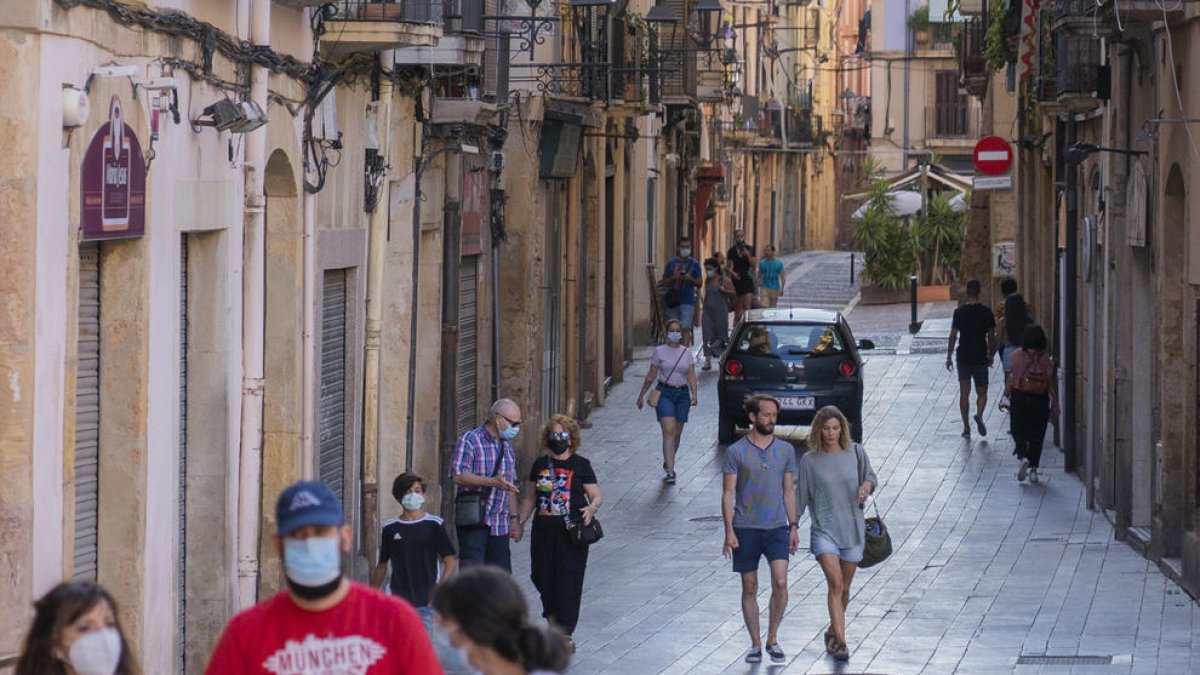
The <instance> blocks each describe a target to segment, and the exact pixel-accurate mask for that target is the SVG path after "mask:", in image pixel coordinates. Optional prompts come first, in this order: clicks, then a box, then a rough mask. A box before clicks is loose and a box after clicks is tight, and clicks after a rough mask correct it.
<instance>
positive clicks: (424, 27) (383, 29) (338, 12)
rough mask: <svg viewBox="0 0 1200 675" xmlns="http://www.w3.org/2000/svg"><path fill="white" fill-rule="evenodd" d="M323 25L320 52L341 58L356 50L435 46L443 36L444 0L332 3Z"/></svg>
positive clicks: (347, 0) (376, 50)
mask: <svg viewBox="0 0 1200 675" xmlns="http://www.w3.org/2000/svg"><path fill="white" fill-rule="evenodd" d="M329 4H330V5H331V6H332V7H333V8H334V9H333V12H332V16H331V17H328V18H327V19H326V20H325V21H324V22H323V23H322V25H321V28H322V35H321V55H322V56H323V57H325V58H328V59H339V58H343V57H345V56H348V55H350V54H353V53H356V52H379V51H383V50H386V49H403V48H405V47H422V46H423V47H433V46H435V45H437V43H438V40H439V39H440V38H441V37H442V7H443V2H442V0H398V1H391V0H389V1H386V2H381V1H379V0H376V1H374V2H367V1H365V0H364V1H358V0H340V1H339V2H333V3H329Z"/></svg>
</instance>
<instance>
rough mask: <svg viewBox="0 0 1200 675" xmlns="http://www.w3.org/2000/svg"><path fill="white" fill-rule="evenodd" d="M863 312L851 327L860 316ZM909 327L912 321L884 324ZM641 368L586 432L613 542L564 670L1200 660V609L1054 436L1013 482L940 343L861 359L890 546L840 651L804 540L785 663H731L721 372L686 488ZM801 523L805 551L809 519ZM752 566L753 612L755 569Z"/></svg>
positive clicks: (1002, 445)
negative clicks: (840, 654) (673, 472)
mask: <svg viewBox="0 0 1200 675" xmlns="http://www.w3.org/2000/svg"><path fill="white" fill-rule="evenodd" d="M861 311H863V310H862V309H856V310H855V312H854V313H853V314H852V320H853V319H854V318H855V317H859V318H862V319H863V321H864V322H868V320H869V319H870V318H871V317H870V316H868V315H869V314H870V311H867V312H865V313H864V314H860V313H859V312H861ZM880 328H887V326H886V325H882V324H881V325H880ZM906 328H907V317H905V323H904V325H903V326H901V327H900V328H899V329H898V330H893V331H892V332H893V333H903V332H905V331H906ZM880 332H884V331H880ZM943 344H944V343H943ZM943 348H944V346H943ZM647 366H648V362H647V361H645V360H638V361H635V362H634V364H633V365H632V366H630V368H629V369H628V370H627V371H626V377H625V382H624V383H623V384H620V385H618V386H616V387H615V388H614V389H613V390H612V392H611V393H610V394H609V397H608V402H607V406H606V407H604V408H601V409H599V410H597V411H595V412H594V413H593V414H592V416H591V418H590V421H591V422H592V425H593V426H592V428H590V429H586V430H584V443H583V445H584V447H583V451H582V454H584V455H585V456H587V457H588V458H589V459H591V460H592V462H593V464H594V465H595V467H596V471H597V474H598V475H599V477H600V484H601V488H602V490H603V492H604V495H605V507H604V509H603V510H602V511H601V513H600V516H601V519H602V520H603V522H604V526H605V532H606V533H607V536H606V538H605V539H604V540H603V541H601V542H600V543H598V544H597V545H596V546H595V547H594V548H593V549H592V552H591V559H590V561H589V565H588V575H587V582H586V587H585V594H584V601H583V610H582V616H581V621H580V625H579V628H578V630H577V631H576V634H575V640H576V643H577V644H578V647H579V651H578V653H577V654H576V656H575V659H574V662H573V664H572V667H571V669H570V671H569V672H570V673H571V674H572V675H576V674H579V675H584V674H592V673H613V674H619V675H643V674H650V673H680V674H682V673H701V674H703V673H726V672H730V673H754V672H769V673H833V672H845V673H851V672H853V673H858V672H870V673H897V674H898V673H938V674H940V673H968V674H976V673H980V674H990V673H1196V672H1200V639H1198V638H1197V635H1200V608H1198V606H1197V604H1196V603H1194V602H1193V601H1192V600H1191V599H1190V598H1189V597H1188V596H1187V595H1186V594H1184V593H1183V592H1182V591H1181V590H1180V589H1179V588H1178V587H1177V586H1175V585H1174V584H1173V583H1172V582H1171V581H1169V580H1168V579H1167V578H1166V577H1164V576H1163V575H1162V574H1161V573H1160V572H1159V571H1158V568H1157V567H1156V566H1155V565H1154V564H1152V563H1150V562H1149V561H1147V560H1146V559H1144V558H1142V557H1141V556H1140V555H1138V554H1137V553H1136V552H1134V551H1133V550H1132V549H1130V548H1129V547H1128V546H1127V545H1125V544H1124V543H1121V542H1117V541H1114V540H1113V537H1112V530H1111V527H1110V525H1109V523H1108V522H1107V521H1106V520H1105V518H1104V516H1103V514H1101V513H1094V512H1089V511H1088V510H1087V509H1086V508H1084V491H1083V486H1082V485H1081V483H1080V482H1079V480H1078V479H1077V478H1076V477H1074V476H1071V475H1066V474H1064V473H1063V471H1062V468H1061V466H1062V455H1061V453H1060V452H1059V451H1058V450H1057V449H1056V448H1053V447H1047V449H1046V453H1045V456H1044V464H1045V466H1044V472H1045V473H1044V480H1043V482H1042V483H1040V484H1037V485H1030V484H1020V483H1017V481H1016V480H1015V478H1014V472H1015V471H1016V468H1017V462H1016V459H1015V458H1014V457H1012V455H1011V451H1012V441H1011V439H1010V438H1009V437H1008V436H1007V434H1006V433H1005V431H1004V428H1005V427H1006V426H1007V418H1006V417H1005V416H1004V415H1003V414H1001V413H999V411H997V409H996V408H995V405H994V403H991V404H990V405H989V411H988V414H987V416H986V421H987V424H988V427H989V436H988V437H987V438H986V439H981V438H979V437H978V436H976V437H975V439H974V440H972V441H971V442H967V441H964V440H963V439H961V438H960V437H959V435H958V434H959V431H960V426H959V424H960V423H959V419H958V410H957V404H956V397H957V390H958V387H957V383H956V382H955V381H954V378H953V377H952V376H951V375H950V374H948V373H947V372H946V371H945V369H944V367H943V360H942V358H941V357H940V354H928V355H921V354H911V355H891V354H885V353H877V354H875V355H872V356H870V358H869V362H868V364H867V366H866V368H865V370H866V376H867V382H868V387H867V392H868V393H867V400H866V402H865V406H864V412H865V419H866V424H865V427H866V429H865V431H866V437H865V445H866V447H867V450H868V452H869V453H870V455H871V458H872V462H873V464H874V465H875V468H876V471H877V473H878V474H879V477H880V481H881V483H882V485H881V488H880V491H879V496H878V507H879V509H880V511H881V512H882V514H883V515H884V518H885V520H886V522H887V524H888V527H889V529H890V530H891V533H892V539H893V543H894V545H895V553H894V554H893V556H892V558H891V559H890V560H888V561H886V562H885V563H883V564H881V565H879V566H878V567H876V568H873V569H870V570H860V571H859V573H858V575H857V576H856V578H855V581H854V585H853V589H852V593H853V595H852V599H851V603H850V608H849V611H848V638H849V640H848V641H849V643H850V647H851V650H852V658H851V661H850V663H849V664H847V665H845V666H842V665H839V664H835V663H834V662H833V661H832V660H830V659H829V658H827V657H826V656H825V654H824V650H823V645H822V633H823V632H824V630H825V627H826V624H827V621H828V618H827V614H826V609H825V585H824V580H823V577H822V575H821V573H820V570H819V568H818V567H817V565H816V563H815V561H814V560H813V559H812V557H811V555H809V553H808V551H807V550H802V551H800V552H799V553H798V554H797V555H796V556H794V557H793V558H792V562H791V566H790V569H791V573H790V576H789V582H790V596H791V597H790V602H789V605H788V612H787V616H786V618H785V620H784V623H783V628H782V631H781V643H782V646H783V648H784V649H785V651H786V652H787V654H788V658H787V661H786V663H785V664H784V665H782V666H779V665H773V664H770V663H769V662H767V663H763V664H761V665H760V666H757V667H752V666H749V665H747V664H744V663H743V662H742V657H743V655H744V652H745V649H746V648H747V646H748V645H749V639H748V636H747V635H746V633H745V629H744V627H743V625H742V617H741V611H740V604H739V593H740V589H739V587H740V582H739V579H738V577H737V576H736V575H734V574H733V573H732V572H731V571H730V564H729V562H728V561H727V560H725V559H724V558H723V557H722V556H721V545H722V542H723V532H722V525H721V522H720V489H721V488H720V485H721V476H720V462H721V459H722V453H723V448H722V447H721V446H720V445H718V444H717V443H716V440H715V439H716V432H717V428H716V427H717V423H716V402H715V400H714V399H715V383H716V376H715V374H713V373H703V374H701V377H700V404H699V406H698V407H697V408H695V409H693V412H692V420H691V422H689V424H688V425H687V427H686V430H685V431H684V436H683V447H682V448H681V450H680V453H679V459H678V467H677V471H678V473H679V482H678V484H677V485H675V486H665V485H663V483H662V482H661V473H662V472H661V467H660V465H661V462H662V460H661V454H660V449H659V448H660V438H659V433H658V425H657V423H656V422H655V419H654V414H653V412H651V411H649V410H645V411H638V410H637V408H636V407H635V406H634V398H635V397H636V395H637V391H638V387H639V386H640V383H641V381H642V378H643V377H644V376H645V373H646V370H647ZM999 374H1000V371H999V370H998V369H993V370H992V375H993V383H992V387H991V389H992V401H994V400H995V397H996V396H997V395H998V393H999V387H1000V383H999ZM785 431H791V432H798V431H806V430H798V429H788V430H785ZM801 533H802V536H801V544H802V545H807V541H808V537H807V533H808V518H805V519H804V521H803V522H802V524H801ZM528 553H529V548H528V544H527V543H522V544H519V545H516V546H515V547H514V574H515V576H516V577H517V579H518V580H519V581H520V582H521V583H522V584H523V585H524V586H525V587H526V588H527V590H528V592H529V598H530V601H531V603H532V605H533V607H534V608H535V612H536V611H540V606H539V604H538V601H537V596H536V593H535V592H534V591H533V588H532V585H531V584H530V583H529V555H528ZM763 569H764V570H765V566H764V567H763ZM760 579H761V580H762V581H760V584H761V585H762V586H763V590H762V592H761V593H760V596H759V602H760V606H761V607H762V608H763V610H764V612H765V609H766V606H767V600H768V597H769V590H768V589H767V588H766V583H765V571H764V573H763V574H760ZM763 626H764V629H765V626H766V618H765V615H764V617H763ZM1087 657H1091V658H1090V659H1088V658H1087ZM1081 659H1082V660H1081ZM1072 660H1074V662H1075V665H1072V664H1071V661H1072ZM1089 660H1090V663H1089ZM1027 662H1030V663H1027Z"/></svg>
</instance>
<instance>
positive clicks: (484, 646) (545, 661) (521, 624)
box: [433, 565, 570, 675]
mask: <svg viewBox="0 0 1200 675" xmlns="http://www.w3.org/2000/svg"><path fill="white" fill-rule="evenodd" d="M433 609H434V611H435V612H437V615H436V616H437V622H438V624H439V625H440V626H441V627H442V630H444V631H446V633H448V634H449V635H450V644H452V645H454V646H455V647H457V648H458V649H460V650H462V651H463V652H464V655H465V656H466V659H467V662H468V663H470V664H471V667H473V668H475V669H476V670H478V671H479V672H480V673H482V675H535V674H538V675H548V674H550V673H562V672H563V671H564V670H566V668H567V664H568V663H569V661H570V655H568V654H567V648H566V645H565V644H564V643H563V639H562V636H561V635H560V634H559V633H558V631H557V630H556V629H554V628H539V627H538V626H535V625H533V624H532V623H530V621H529V607H528V605H526V604H525V595H524V594H523V593H522V592H521V587H520V586H518V585H517V582H516V581H513V578H512V576H510V575H509V574H508V573H507V572H505V571H504V570H502V569H500V568H498V567H494V566H490V565H480V566H477V567H469V568H467V569H464V570H463V571H461V572H459V573H458V574H455V575H454V576H453V577H451V578H449V579H447V580H446V582H445V583H443V584H442V585H440V586H438V587H437V588H435V589H434V591H433Z"/></svg>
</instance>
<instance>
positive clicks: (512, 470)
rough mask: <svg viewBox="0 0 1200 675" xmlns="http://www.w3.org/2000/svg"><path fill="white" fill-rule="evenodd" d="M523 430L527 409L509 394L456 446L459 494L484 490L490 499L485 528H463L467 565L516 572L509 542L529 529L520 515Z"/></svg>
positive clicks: (453, 472) (461, 549)
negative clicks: (516, 447)
mask: <svg viewBox="0 0 1200 675" xmlns="http://www.w3.org/2000/svg"><path fill="white" fill-rule="evenodd" d="M520 430H521V408H520V407H519V406H517V404H516V403H515V402H513V401H511V400H509V399H506V398H503V399H500V400H499V401H496V402H495V403H493V404H492V407H491V408H490V409H489V410H488V419H487V421H486V422H484V423H483V426H481V427H477V428H475V429H471V430H470V431H467V432H464V433H463V435H462V436H461V437H460V438H459V439H458V444H457V445H455V447H454V457H453V459H452V460H451V462H450V477H451V478H452V479H453V480H454V484H455V485H457V486H458V492H459V493H460V494H461V493H463V492H469V491H472V490H476V491H478V490H482V491H483V492H484V493H485V496H484V499H485V500H486V502H485V503H486V514H487V515H486V517H485V518H484V521H485V525H484V526H479V527H469V528H467V527H459V528H457V529H458V559H459V562H460V564H461V565H462V566H463V567H467V566H469V565H478V564H485V563H486V564H488V565H497V566H499V567H502V568H504V569H506V570H508V571H509V572H512V558H511V555H510V552H509V548H508V541H509V539H510V538H511V539H512V540H513V541H521V534H522V530H523V528H522V525H521V521H520V519H519V518H518V517H517V512H518V510H517V484H516V483H517V458H516V455H515V454H514V453H513V447H512V440H513V439H515V438H516V437H517V434H518V433H519V432H520ZM497 462H499V463H500V464H499V468H497V465H496V463H497Z"/></svg>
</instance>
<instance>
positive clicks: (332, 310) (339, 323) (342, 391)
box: [318, 270, 346, 502]
mask: <svg viewBox="0 0 1200 675" xmlns="http://www.w3.org/2000/svg"><path fill="white" fill-rule="evenodd" d="M318 429H319V432H320V451H319V452H320V456H319V458H318V467H319V468H318V475H319V476H320V478H321V480H323V481H325V483H326V484H327V485H328V486H329V487H330V488H331V489H332V490H333V492H334V493H335V494H336V495H337V496H338V498H339V499H343V502H344V495H343V484H344V482H345V476H346V270H329V271H327V272H325V285H324V292H323V294H322V306H321V409H320V420H319V422H318Z"/></svg>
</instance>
